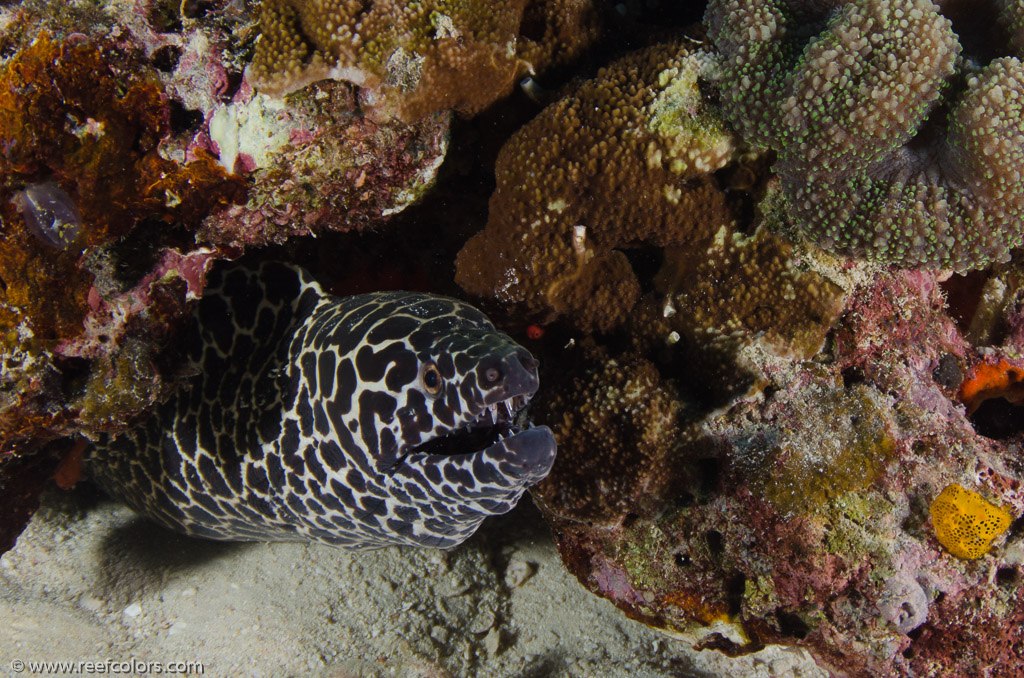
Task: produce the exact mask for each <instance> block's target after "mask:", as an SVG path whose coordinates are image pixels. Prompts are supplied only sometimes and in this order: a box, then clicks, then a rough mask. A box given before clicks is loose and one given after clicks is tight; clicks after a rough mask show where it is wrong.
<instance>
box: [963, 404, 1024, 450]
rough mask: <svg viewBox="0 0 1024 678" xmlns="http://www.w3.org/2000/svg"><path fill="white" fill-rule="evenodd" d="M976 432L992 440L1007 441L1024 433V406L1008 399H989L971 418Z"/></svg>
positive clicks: (979, 406)
mask: <svg viewBox="0 0 1024 678" xmlns="http://www.w3.org/2000/svg"><path fill="white" fill-rule="evenodd" d="M970 420H971V423H972V424H974V430H975V431H977V432H978V433H979V434H980V435H983V436H985V437H986V438H990V439H992V440H1005V439H1006V438H1012V437H1013V436H1015V435H1017V434H1018V433H1022V432H1024V406H1021V405H1016V404H1014V403H1011V402H1010V401H1009V400H1007V399H1006V398H989V399H987V400H984V401H982V403H981V404H980V405H978V409H976V410H975V411H974V414H972V415H971V416H970Z"/></svg>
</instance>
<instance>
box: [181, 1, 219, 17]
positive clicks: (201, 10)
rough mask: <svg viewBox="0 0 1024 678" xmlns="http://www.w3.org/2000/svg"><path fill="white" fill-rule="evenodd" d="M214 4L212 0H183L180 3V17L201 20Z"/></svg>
mask: <svg viewBox="0 0 1024 678" xmlns="http://www.w3.org/2000/svg"><path fill="white" fill-rule="evenodd" d="M215 6H216V3H214V2H212V0H184V2H182V3H181V15H182V16H183V17H186V18H189V19H202V18H203V17H204V16H206V15H207V14H209V13H210V12H211V11H212V10H213V9H214V7H215Z"/></svg>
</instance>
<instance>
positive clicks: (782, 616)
mask: <svg viewBox="0 0 1024 678" xmlns="http://www.w3.org/2000/svg"><path fill="white" fill-rule="evenodd" d="M775 619H777V620H778V622H779V632H780V633H782V635H784V636H788V637H790V638H797V639H802V638H806V637H807V632H808V631H810V628H809V627H808V626H807V622H805V621H804V620H803V619H801V618H800V616H799V615H796V614H793V613H792V612H786V611H785V610H783V609H782V608H776V610H775Z"/></svg>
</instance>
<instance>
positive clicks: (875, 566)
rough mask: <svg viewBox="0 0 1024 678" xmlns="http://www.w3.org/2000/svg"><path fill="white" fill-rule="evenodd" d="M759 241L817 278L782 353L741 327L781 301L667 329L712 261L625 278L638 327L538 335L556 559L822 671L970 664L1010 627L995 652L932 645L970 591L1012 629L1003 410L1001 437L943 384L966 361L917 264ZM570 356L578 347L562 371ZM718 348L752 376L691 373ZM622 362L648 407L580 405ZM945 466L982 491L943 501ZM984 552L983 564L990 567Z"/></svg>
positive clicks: (619, 597) (1022, 473)
mask: <svg viewBox="0 0 1024 678" xmlns="http://www.w3.org/2000/svg"><path fill="white" fill-rule="evenodd" d="M754 233H755V234H756V233H757V231H756V230H755V231H754ZM725 237H726V238H727V239H728V238H732V239H734V240H737V241H742V240H743V239H744V238H748V239H749V238H752V237H753V238H756V236H755V235H753V234H752V235H750V236H742V235H739V234H735V233H731V234H729V233H727V234H726V236H725ZM698 251H700V252H702V253H703V252H704V251H705V250H703V249H702V248H699V249H698ZM779 258H780V259H781V260H782V261H783V262H784V263H787V262H788V265H787V266H784V267H783V268H788V269H790V270H802V271H804V273H803V275H804V276H807V275H809V273H810V271H817V273H816V275H819V276H822V277H827V282H828V285H833V286H835V287H836V290H835V291H834V293H833V294H834V296H832V297H831V300H832V302H833V303H838V304H839V308H838V310H836V311H834V312H833V313H831V314H829V315H827V316H826V317H825V318H823V319H819V322H821V323H822V325H821V326H820V328H819V329H818V331H817V336H818V337H819V338H821V337H824V338H825V340H824V341H821V340H820V339H819V340H818V341H815V342H813V343H806V344H805V343H803V342H801V341H800V339H799V337H800V334H799V333H797V334H796V335H794V336H792V337H789V339H791V340H793V343H792V345H791V348H792V350H790V351H789V352H786V351H780V350H773V349H772V347H773V345H781V346H790V344H787V343H786V341H784V340H781V339H780V338H779V337H778V336H776V337H775V338H773V339H768V340H765V341H764V342H763V343H758V342H759V341H760V340H762V339H765V338H766V337H770V335H771V333H772V332H773V331H780V330H782V329H784V328H788V327H789V326H790V325H791V324H792V320H790V319H789V318H788V317H787V316H786V315H781V316H780V320H779V325H778V326H775V325H769V326H767V327H749V326H744V325H733V329H732V331H731V332H723V333H722V334H723V335H725V336H726V337H728V338H729V341H728V342H725V343H722V344H720V346H721V349H720V350H718V351H711V350H705V351H701V350H700V348H701V346H702V345H703V346H708V345H710V344H712V343H713V342H712V341H711V337H712V336H714V335H712V334H703V335H700V334H697V333H691V334H690V335H689V336H688V337H687V338H678V339H676V340H675V341H673V340H672V339H673V334H674V333H675V334H681V332H679V331H678V330H676V329H673V327H674V326H673V325H672V324H671V323H672V321H674V320H675V319H676V317H677V316H684V317H686V316H693V317H696V318H704V319H707V318H714V317H715V316H714V314H713V313H706V314H701V313H699V312H698V313H695V311H698V309H701V308H704V309H712V310H713V309H715V308H727V307H728V306H729V304H728V301H727V300H728V299H730V298H732V297H733V296H734V290H736V289H737V288H740V287H741V286H740V285H737V284H736V282H735V279H734V278H729V277H724V276H723V277H719V278H710V279H715V280H717V284H716V285H714V286H713V287H711V288H708V290H707V291H706V292H705V295H706V299H705V300H704V301H703V302H702V303H701V304H699V305H698V304H695V303H694V302H693V301H691V302H690V303H689V305H687V306H683V305H681V304H680V303H679V301H678V297H676V298H675V299H673V298H671V297H670V296H669V295H668V294H667V293H666V292H664V291H658V290H657V289H656V290H655V291H654V292H652V293H650V295H649V297H645V299H644V300H643V301H642V302H641V304H640V306H639V307H638V308H641V309H655V310H661V309H663V308H664V307H665V305H666V303H667V302H668V301H672V304H671V305H672V307H673V308H674V309H675V312H674V313H673V314H671V315H669V317H667V318H666V317H664V314H663V313H655V314H648V315H643V316H641V317H640V318H638V319H637V321H636V322H635V323H634V324H632V325H631V327H630V328H629V332H630V333H631V334H632V333H636V334H639V335H647V338H646V339H642V340H637V339H636V338H633V339H632V340H631V341H623V338H622V337H618V338H616V335H615V334H613V335H612V336H611V337H610V338H609V339H608V340H607V342H608V343H607V345H606V346H605V347H601V346H600V345H599V346H597V347H594V346H586V345H577V346H569V347H562V346H561V344H560V345H559V347H558V348H555V347H554V346H551V347H550V353H549V355H547V356H546V360H547V362H553V363H555V364H559V365H564V366H570V367H567V368H566V369H567V370H568V372H569V374H572V375H575V376H566V377H565V378H563V379H559V378H558V377H554V378H553V381H554V383H553V384H552V385H551V386H550V387H549V388H550V391H549V393H548V394H546V395H544V396H542V397H543V400H541V401H540V406H542V407H543V408H544V411H543V414H542V415H539V416H542V417H543V418H544V419H545V420H546V421H549V422H550V423H551V425H552V427H553V429H554V430H555V432H556V437H558V440H559V445H560V447H559V452H560V453H559V458H558V460H557V462H556V465H555V468H554V469H553V470H552V475H551V476H550V477H549V480H548V481H546V482H545V483H543V484H541V485H540V486H538V488H537V490H536V494H537V498H538V505H539V506H540V507H541V509H542V511H543V512H544V513H545V516H546V517H547V519H548V520H549V522H550V523H551V525H552V527H553V529H554V532H555V534H556V539H557V541H558V545H559V549H560V551H561V553H562V556H563V560H564V562H565V563H566V565H567V567H569V569H570V570H571V571H573V572H574V573H576V574H577V576H578V577H579V578H580V580H581V581H582V582H583V583H584V584H585V585H586V586H587V587H588V588H590V589H591V590H593V591H595V592H596V593H598V594H599V595H602V596H605V597H607V598H609V599H610V600H612V601H613V602H614V603H615V604H616V605H618V606H619V607H620V608H622V609H623V610H624V611H625V612H626V613H627V614H628V615H629V616H631V617H633V618H636V619H640V620H643V621H644V622H645V623H648V624H651V625H654V626H658V627H662V628H667V629H670V630H673V631H674V632H677V633H683V634H685V635H686V636H687V637H689V638H691V639H692V642H695V643H696V644H698V645H699V646H701V647H708V648H718V649H720V650H724V651H727V652H745V651H749V650H751V649H756V648H758V647H760V646H761V645H762V644H763V643H780V642H781V643H791V644H799V645H802V646H805V647H808V648H809V649H810V650H811V651H812V653H813V654H814V655H815V657H816V658H817V660H818V662H819V664H820V665H821V666H823V667H824V668H827V669H828V670H829V671H831V672H832V673H833V674H834V675H837V676H839V675H841V676H898V675H910V673H911V672H912V671H914V670H918V669H919V668H920V667H929V666H930V667H934V666H940V665H945V666H947V667H951V668H948V670H949V671H952V672H954V673H956V674H958V675H969V674H970V673H971V672H972V671H975V670H977V667H978V666H979V665H980V664H979V663H978V662H979V661H981V660H980V659H979V657H980V658H983V659H984V660H985V661H986V662H988V661H989V660H991V661H995V659H994V658H995V657H998V658H999V660H1000V661H1002V662H1004V664H1005V665H1007V666H1012V665H1019V664H1020V662H1021V661H1024V655H1021V654H1020V653H1021V651H1022V648H1021V647H1020V646H1019V644H1015V643H1012V642H1008V643H1004V644H1002V645H1000V646H999V647H1000V648H1001V649H999V650H996V649H993V648H988V647H982V645H983V644H984V641H982V640H981V639H980V637H979V636H978V635H977V634H972V635H971V636H970V637H971V638H972V640H971V641H970V642H971V643H975V645H969V644H966V643H965V645H964V646H959V647H958V652H957V653H954V654H949V650H950V648H949V647H948V646H947V645H946V644H945V641H942V640H940V637H941V636H942V634H946V633H949V634H952V633H955V632H956V630H957V629H958V628H960V625H961V623H962V620H963V618H964V617H963V615H964V614H968V613H967V612H966V610H967V609H969V608H971V607H972V606H976V607H977V608H978V611H976V612H975V611H972V612H970V613H969V614H970V615H974V616H976V617H977V618H978V619H979V620H980V619H982V618H984V619H986V620H987V622H986V623H988V624H990V627H989V628H990V632H991V633H992V634H993V635H994V637H1003V636H1004V635H1005V636H1006V637H1007V638H1009V637H1011V635H1012V631H1011V630H1010V629H1011V628H1012V626H1011V625H1012V623H1013V618H1014V617H1013V614H1014V613H1013V612H1012V611H1008V609H1007V601H1008V600H1009V601H1012V600H1014V596H1018V595H1019V594H1020V586H1021V575H1020V567H1021V562H1022V559H1021V553H1022V550H1021V549H1022V546H1021V541H1020V535H1019V530H1015V529H1012V528H1010V524H1011V520H1012V519H1014V518H1019V517H1020V516H1021V515H1024V502H1022V499H1024V495H1022V492H1021V488H1022V479H1024V466H1022V465H1021V461H1020V456H1019V453H1020V445H1021V441H1022V439H1024V429H1022V428H1021V427H1020V425H1019V419H1018V420H1017V421H1018V424H1017V426H1016V428H1014V429H1012V430H1010V431H1009V432H1006V433H1005V437H1003V438H1000V439H993V438H988V437H986V436H985V434H984V433H982V429H976V422H975V415H971V416H970V417H969V416H968V412H967V410H966V408H965V407H964V406H963V405H962V404H961V403H960V401H959V399H958V393H960V392H962V387H963V385H964V384H970V383H972V380H976V376H971V375H976V374H977V373H978V372H979V370H978V369H977V365H979V364H983V363H982V361H979V360H978V357H977V355H978V354H977V353H976V349H975V348H973V347H972V346H970V345H969V344H968V343H966V342H965V341H964V339H963V337H962V335H961V334H960V333H959V331H958V329H957V327H956V324H955V323H954V322H953V320H952V319H951V318H950V317H949V316H948V315H947V313H946V310H945V308H944V298H943V293H942V289H941V288H940V287H939V285H938V284H937V280H936V279H935V277H934V276H932V275H929V274H925V273H919V272H914V273H886V272H881V271H878V270H877V269H871V268H870V267H865V266H864V265H861V266H860V267H856V268H848V267H843V266H836V265H835V264H836V262H835V261H833V260H831V259H830V258H829V257H827V256H825V255H823V254H821V253H818V254H814V253H813V252H809V251H808V252H802V253H801V252H800V251H799V250H796V249H786V250H785V254H784V255H782V254H780V255H779ZM674 265H675V264H674V263H673V262H672V261H671V260H670V259H668V258H666V261H665V264H664V266H665V267H669V268H670V267H673V266H674ZM701 279H704V278H703V277H702V278H701ZM804 283H805V284H806V281H804ZM748 284H749V283H748ZM816 284H817V285H819V286H822V287H825V285H824V283H823V282H822V281H820V280H819V281H817V283H816ZM764 285H765V288H766V289H769V290H772V289H777V286H778V285H779V281H778V280H772V279H771V278H769V279H767V280H765V281H764ZM663 289H665V290H667V289H669V288H663ZM779 296H780V298H785V297H783V295H781V294H780V295H779ZM790 303H791V302H790ZM793 306H796V305H795V304H793ZM769 317H770V316H769ZM808 320H809V319H808ZM691 322H692V321H691ZM805 322H807V321H806V320H805ZM797 325H798V326H799V323H797ZM727 326H728V325H727ZM829 328H831V329H830V330H829ZM826 332H827V335H826ZM696 337H703V342H700V341H697V340H696V339H695V338H696ZM613 346H615V347H618V348H615V349H612V348H611V347H613ZM1001 350H1002V351H1003V352H1005V351H1006V350H1008V349H1005V348H1004V349H1001ZM579 361H582V362H583V364H584V366H585V365H587V364H591V361H596V363H597V366H591V367H590V368H587V369H586V370H584V371H580V369H579V368H578V365H579ZM705 362H707V363H710V364H709V365H705V366H704V367H703V368H701V367H700V366H697V367H694V366H693V365H692V363H705ZM730 362H731V365H732V367H731V369H732V370H733V371H736V370H737V369H738V368H740V367H742V370H743V371H745V372H746V373H748V374H749V375H751V379H750V380H749V381H748V382H747V384H746V387H745V388H736V389H723V388H721V387H720V386H719V385H717V384H713V385H711V386H708V385H707V384H706V383H705V382H706V381H707V380H709V379H710V377H705V378H704V380H703V381H702V380H699V379H693V378H691V377H690V375H691V374H694V373H697V374H700V373H704V374H713V373H714V371H715V370H716V369H721V366H722V365H723V364H725V365H728V364H729V363H730ZM972 364H973V365H974V367H971V366H972ZM996 364H998V361H996ZM629 365H634V366H644V367H643V374H645V379H644V380H643V381H640V380H636V379H635V378H634V381H633V382H630V383H635V384H636V388H637V389H638V390H641V389H642V391H643V395H638V396H634V397H635V398H636V401H637V402H639V403H645V404H648V406H649V408H650V409H645V407H644V406H635V407H629V408H623V409H622V410H620V411H619V414H618V418H617V419H616V418H614V417H611V416H608V415H600V413H602V412H607V411H609V410H610V409H611V408H608V407H607V406H606V402H607V399H608V398H610V397H613V394H615V393H617V392H618V391H619V390H620V389H621V386H619V382H620V381H622V380H623V379H624V378H625V377H623V376H620V374H621V373H620V370H623V369H624V366H629ZM632 369H634V370H635V369H639V368H637V367H633V368H632ZM1003 372H1005V370H1003ZM1001 373H1002V372H1001ZM581 375H586V376H581ZM751 385H753V386H755V388H751ZM605 387H607V388H608V391H607V393H606V391H605ZM709 390H710V391H712V392H713V393H714V397H711V398H709V397H708V395H707V392H708V391H709ZM657 412H670V413H673V416H674V417H675V426H674V427H672V428H669V429H663V428H662V427H660V426H658V425H657V421H658V420H657V419H656V418H654V417H653V416H650V417H648V416H645V415H647V414H652V415H653V414H654V413H657ZM595 414H596V415H598V416H595ZM560 423H562V425H561V426H560V425H559V424H560ZM648 432H651V433H654V432H657V436H653V435H649V434H648ZM645 434H646V435H647V437H646V438H644V437H642V436H643V435H645ZM637 440H645V441H648V440H658V441H659V444H657V445H654V446H651V447H649V448H647V447H643V446H640V445H637V442H636V441H637ZM623 449H624V450H627V451H628V453H624V452H621V451H620V452H619V453H618V455H617V456H615V457H612V456H611V452H612V451H615V450H623ZM636 455H640V456H636ZM630 459H633V460H635V463H634V464H632V465H630V466H627V467H625V468H623V467H622V466H620V464H622V463H623V462H624V461H625V460H630ZM954 485H958V486H961V487H965V488H973V490H972V492H974V493H976V494H977V495H980V496H982V497H984V498H985V499H984V503H977V501H972V500H971V499H966V500H964V498H965V497H968V498H969V497H972V496H973V495H970V494H967V493H966V492H967V491H966V490H965V491H964V492H963V493H960V494H959V495H958V496H959V498H958V499H957V501H956V502H955V504H952V505H951V504H950V503H949V502H947V498H948V497H949V495H950V491H948V490H947V491H946V492H945V494H943V489H944V488H948V487H951V486H954ZM588 491H589V494H588ZM591 497H599V502H595V501H594V500H593V499H591ZM939 497H941V499H938V500H937V499H936V498H939ZM950 506H952V508H953V509H954V510H953V512H950V511H949V510H946V508H948V507H950ZM1000 506H1002V507H1003V508H1000ZM958 516H961V517H959V518H958ZM963 516H966V518H964V517H963ZM975 516H977V517H978V518H979V519H978V520H977V521H975V520H974V518H975ZM950 525H960V526H965V525H966V526H968V527H969V528H971V529H969V530H968V531H967V532H963V531H962V530H961V531H960V532H957V528H956V527H954V529H953V530H952V531H951V530H950V529H949V528H950ZM1008 528H1009V529H1008ZM972 530H973V531H972ZM963 558H976V560H972V559H963ZM996 568H998V569H999V571H1001V572H1003V574H1002V575H1000V577H1001V579H1000V580H999V582H997V583H993V581H992V579H991V577H990V574H989V573H991V572H992V571H994V570H995V569H996ZM937 601H941V604H939V603H937ZM915 667H917V668H915ZM924 675H931V674H927V673H926V674H924Z"/></svg>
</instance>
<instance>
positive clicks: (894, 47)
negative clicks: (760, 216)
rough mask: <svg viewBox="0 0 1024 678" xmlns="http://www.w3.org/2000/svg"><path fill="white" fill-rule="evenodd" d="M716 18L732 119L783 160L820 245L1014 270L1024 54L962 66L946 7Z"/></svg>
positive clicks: (733, 7)
mask: <svg viewBox="0 0 1024 678" xmlns="http://www.w3.org/2000/svg"><path fill="white" fill-rule="evenodd" d="M834 6H837V7H835V9H834V10H833V11H831V12H830V11H829V10H830V9H832V8H833V7H834ZM1007 7H1008V9H1007V11H1016V10H1011V9H1010V8H1009V4H1008V5H1007ZM705 19H706V23H707V26H708V35H709V37H710V38H711V40H712V41H713V43H714V45H715V46H716V47H717V49H718V50H719V52H720V54H721V62H720V66H721V70H720V73H718V75H717V80H718V83H719V91H720V96H721V104H722V110H723V113H724V114H725V115H726V116H727V118H728V119H729V121H730V122H731V123H732V124H733V125H734V126H735V127H736V129H737V130H738V131H739V132H740V134H741V135H742V136H743V138H744V139H745V140H746V141H748V142H749V143H752V144H754V145H755V146H758V147H761V148H770V149H772V150H774V151H776V152H777V153H778V162H777V163H776V165H775V171H776V172H777V174H778V176H779V177H780V178H781V180H782V184H783V187H784V190H785V192H786V194H787V197H788V199H789V206H790V211H791V213H792V215H793V217H794V219H795V221H796V222H797V227H798V228H799V230H801V231H802V232H803V233H804V234H805V235H806V236H807V237H809V238H811V239H812V240H814V241H815V242H817V243H819V244H820V245H822V246H823V247H825V248H827V249H831V250H835V251H839V252H843V253H848V254H854V255H858V256H864V257H867V258H869V259H875V260H878V261H883V262H887V263H894V264H898V265H901V266H906V267H913V266H922V265H923V266H928V267H932V268H949V269H954V270H957V271H966V270H971V269H976V268H982V267H984V266H986V265H987V264H988V263H990V262H992V261H1006V260H1007V259H1008V258H1009V250H1010V249H1012V248H1013V247H1016V246H1018V245H1019V244H1020V243H1021V242H1022V240H1024V229H1022V228H1021V223H1024V221H1022V215H1024V190H1022V188H1021V187H1022V185H1024V184H1022V182H1021V167H1022V165H1024V135H1022V134H1021V129H1022V128H1024V66H1022V64H1021V61H1020V60H1019V59H1018V58H1016V57H1011V56H1004V57H1003V58H997V59H995V60H993V61H992V62H991V63H989V64H987V65H983V66H977V65H974V64H973V63H972V62H969V61H966V60H964V59H962V58H961V56H960V55H961V46H960V42H959V41H958V39H957V36H956V34H955V33H954V32H953V28H952V25H951V23H950V21H949V20H948V19H946V18H945V17H944V16H943V15H942V14H941V13H940V11H939V8H938V7H937V6H936V5H934V4H933V3H932V2H931V1H930V0H857V1H855V2H847V3H831V2H830V3H804V2H800V1H799V0H792V1H790V0H761V1H758V2H738V1H737V0H713V1H712V2H711V3H710V4H709V6H708V10H707V14H706V16H705ZM993 19H994V17H993ZM1013 51H1014V48H1012V47H1010V46H1006V47H1005V48H1004V52H1003V54H1004V55H1008V54H1011V53H1013Z"/></svg>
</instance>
